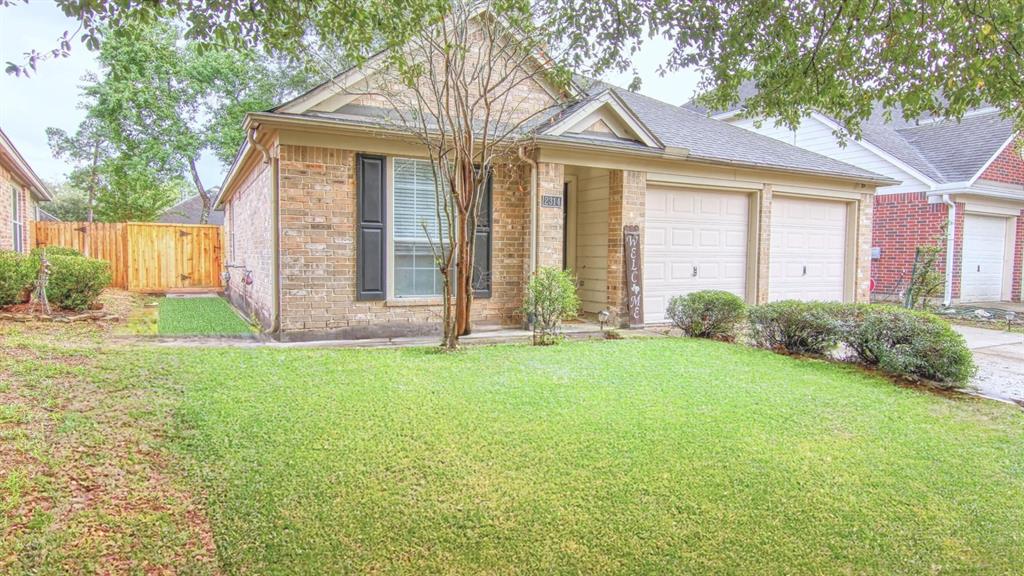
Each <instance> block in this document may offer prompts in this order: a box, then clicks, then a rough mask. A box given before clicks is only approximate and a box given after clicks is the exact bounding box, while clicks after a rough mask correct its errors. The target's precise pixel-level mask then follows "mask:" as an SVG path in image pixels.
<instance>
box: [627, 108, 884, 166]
mask: <svg viewBox="0 0 1024 576" xmlns="http://www.w3.org/2000/svg"><path fill="white" fill-rule="evenodd" d="M615 90H616V91H617V93H618V94H619V96H620V97H621V98H622V99H623V100H624V101H625V102H626V104H628V105H629V107H630V108H632V109H633V111H634V112H636V114H637V115H638V116H639V117H640V119H641V120H642V121H643V122H644V123H645V124H647V127H648V128H650V129H651V130H652V131H654V133H655V134H657V135H658V138H660V139H661V141H662V142H664V143H665V145H666V146H675V147H678V148H686V149H687V150H689V152H690V153H689V158H693V159H698V160H707V161H711V162H726V163H730V164H742V165H746V166H758V167H765V168H777V169H782V170H795V171H799V172H812V173H822V174H829V175H833V176H843V177H846V178H861V179H865V180H873V181H879V180H888V179H887V178H885V177H884V176H880V175H878V174H875V173H874V172H870V171H868V170H864V169H863V168H858V167H856V166H853V165H851V164H847V163H845V162H840V161H839V160H834V159H832V158H829V157H827V156H823V155H821V154H817V153H815V152H810V151H808V150H805V149H803V148H800V147H797V146H793V145H791V144H786V143H785V142H781V141H779V140H776V139H774V138H770V137H768V136H762V135H760V134H756V133H754V132H750V131H749V130H745V129H743V128H740V127H738V126H733V125H732V124H729V123H727V122H723V121H721V120H713V119H711V118H708V117H707V116H706V115H704V114H701V113H698V112H693V111H691V110H687V109H684V108H680V107H679V106H676V105H674V104H669V103H667V102H662V101H660V100H655V99H654V98H650V97H648V96H643V95H641V94H635V93H633V92H629V91H626V90H619V89H615Z"/></svg>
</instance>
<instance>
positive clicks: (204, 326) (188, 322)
mask: <svg viewBox="0 0 1024 576" xmlns="http://www.w3.org/2000/svg"><path fill="white" fill-rule="evenodd" d="M157 333H158V334H160V335H161V336H236V335H240V334H252V327H250V326H249V325H248V324H247V323H246V322H245V320H242V318H241V316H239V315H238V314H237V313H236V312H235V310H234V308H232V307H231V305H230V304H228V303H227V301H226V300H224V299H223V298H217V297H195V298H161V299H160V318H159V320H158V321H157Z"/></svg>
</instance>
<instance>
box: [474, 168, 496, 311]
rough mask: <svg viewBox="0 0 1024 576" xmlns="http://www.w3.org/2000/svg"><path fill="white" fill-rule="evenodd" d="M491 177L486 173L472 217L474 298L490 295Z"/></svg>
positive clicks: (488, 296)
mask: <svg viewBox="0 0 1024 576" xmlns="http://www.w3.org/2000/svg"><path fill="white" fill-rule="evenodd" d="M492 188H493V178H492V175H491V174H488V175H487V184H486V186H484V193H483V196H482V197H481V198H480V205H479V210H477V214H476V218H475V219H474V229H475V230H476V244H475V246H474V251H473V296H474V297H476V298H490V297H491V220H492V217H493V211H492V206H491V204H492V196H493V194H492V191H491V189H492Z"/></svg>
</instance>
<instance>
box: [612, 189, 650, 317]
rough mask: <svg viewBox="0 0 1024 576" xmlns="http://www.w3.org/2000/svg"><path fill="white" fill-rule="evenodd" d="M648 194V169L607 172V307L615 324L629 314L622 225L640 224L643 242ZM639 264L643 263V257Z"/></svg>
mask: <svg viewBox="0 0 1024 576" xmlns="http://www.w3.org/2000/svg"><path fill="white" fill-rule="evenodd" d="M646 197H647V173H646V172H637V171H634V170H609V171H608V309H609V310H610V311H611V312H612V314H613V322H616V323H622V322H625V320H626V317H627V314H626V290H625V284H626V272H625V267H624V264H625V255H624V254H623V247H622V245H623V234H622V227H623V226H627V225H635V226H639V227H640V238H641V245H642V244H643V237H644V200H645V198H646ZM640 264H641V266H642V265H643V257H641V258H640Z"/></svg>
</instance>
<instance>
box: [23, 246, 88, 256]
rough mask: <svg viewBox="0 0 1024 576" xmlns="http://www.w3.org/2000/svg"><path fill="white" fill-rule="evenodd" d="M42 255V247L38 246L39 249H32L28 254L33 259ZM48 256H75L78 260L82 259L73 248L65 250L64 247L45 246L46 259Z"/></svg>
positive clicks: (80, 254)
mask: <svg viewBox="0 0 1024 576" xmlns="http://www.w3.org/2000/svg"><path fill="white" fill-rule="evenodd" d="M42 253H43V247H42V246H40V247H39V248H33V249H32V252H31V253H30V254H32V257H33V258H39V255H40V254H42ZM50 256H77V257H79V258H84V255H83V254H82V253H81V252H79V251H78V250H75V249H74V248H65V247H64V246H47V247H46V257H47V258H49V257H50Z"/></svg>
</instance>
